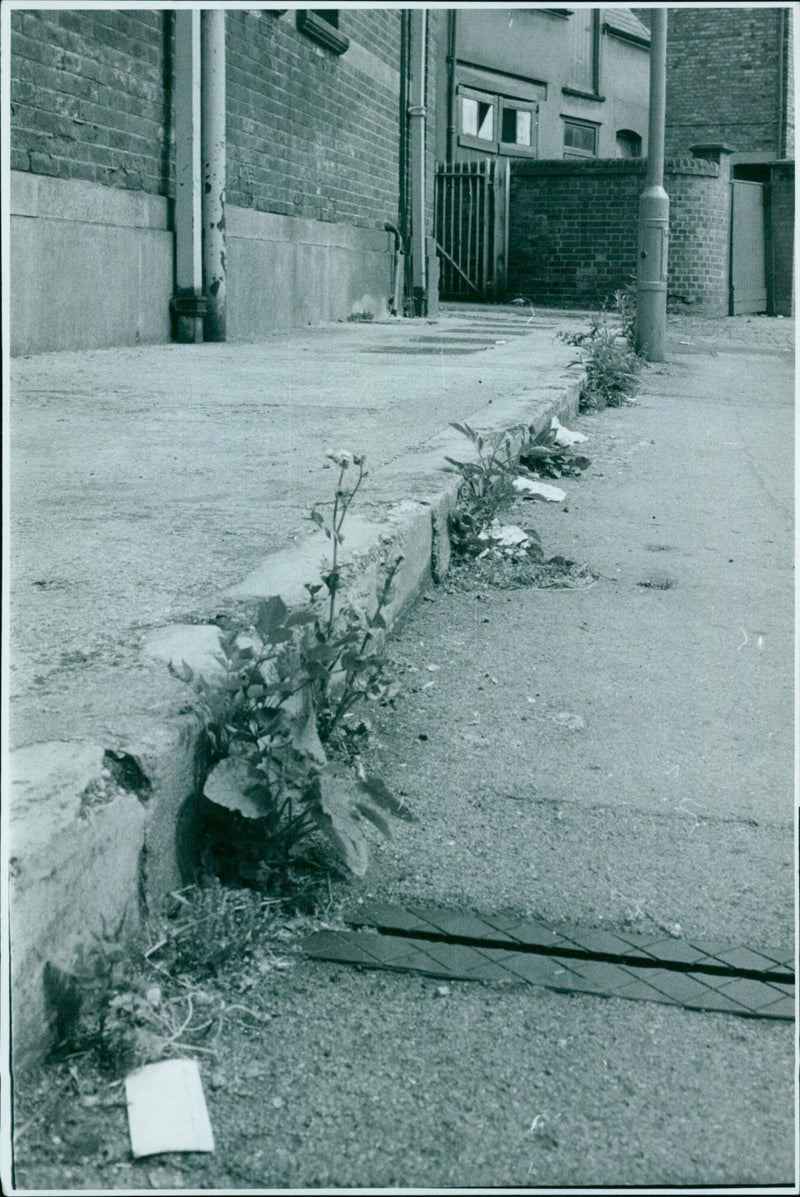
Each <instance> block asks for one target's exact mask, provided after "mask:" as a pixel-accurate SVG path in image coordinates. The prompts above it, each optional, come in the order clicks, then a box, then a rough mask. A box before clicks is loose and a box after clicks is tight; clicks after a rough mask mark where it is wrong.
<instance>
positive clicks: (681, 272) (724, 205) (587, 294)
mask: <svg viewBox="0 0 800 1197" xmlns="http://www.w3.org/2000/svg"><path fill="white" fill-rule="evenodd" d="M644 172H645V164H644V163H643V162H636V161H631V160H627V159H625V160H620V159H595V160H592V161H578V160H571V161H561V160H559V161H555V160H553V161H538V162H525V163H514V164H513V166H512V175H511V200H510V218H509V223H510V237H509V291H510V292H515V293H521V294H523V295H526V296H528V297H529V298H530V299H531V300H532V301H533V302H534V303H543V304H564V305H587V306H597V305H598V304H601V303H603V302H605V301H609V300H611V299H612V298H613V294H614V292H615V291H616V290H618V289H621V288H623V287H625V286H626V285H627V284H628V283H629V282H630V281H631V279H632V277H634V276H635V274H636V255H637V237H638V232H637V229H638V212H639V196H640V194H641V191H642V188H643V185H644ZM665 187H666V189H667V192H668V194H669V196H670V246H669V279H668V297H669V298H670V299H671V300H672V301H673V302H676V303H680V304H681V305H684V304H687V305H690V306H691V308H692V310H695V311H698V312H704V313H706V314H709V315H724V314H725V313H726V312H727V310H728V227H729V187H728V171H727V168H725V167H723V168H720V167H719V166H717V165H716V164H714V163H710V162H705V161H699V160H696V159H691V158H687V159H678V160H673V161H670V162H668V163H667V170H666V178H665Z"/></svg>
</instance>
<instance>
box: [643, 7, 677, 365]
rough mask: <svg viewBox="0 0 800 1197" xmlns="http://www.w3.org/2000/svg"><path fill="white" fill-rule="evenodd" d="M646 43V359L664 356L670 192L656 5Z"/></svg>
mask: <svg viewBox="0 0 800 1197" xmlns="http://www.w3.org/2000/svg"><path fill="white" fill-rule="evenodd" d="M651 12H652V28H651V31H650V33H651V41H650V125H649V137H648V148H647V176H646V178H645V187H644V191H643V192H642V194H641V196H640V197H639V253H638V259H637V272H636V278H637V282H636V348H637V349H638V350H639V352H640V353H642V354H643V355H644V357H645V358H646V359H647V360H648V361H649V362H663V361H664V360H665V357H666V332H667V250H668V237H669V196H668V195H667V193H666V191H665V190H664V115H665V105H666V78H667V12H666V9H664V8H654V9H652V10H651Z"/></svg>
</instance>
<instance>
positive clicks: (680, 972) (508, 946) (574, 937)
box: [304, 903, 794, 1019]
mask: <svg viewBox="0 0 800 1197" xmlns="http://www.w3.org/2000/svg"><path fill="white" fill-rule="evenodd" d="M347 922H348V923H350V925H351V926H353V927H361V928H369V929H368V930H360V931H320V932H317V933H316V934H315V935H312V936H310V937H309V938H308V939H307V940H306V942H305V945H304V948H305V951H306V954H307V955H309V956H311V957H312V958H313V959H316V960H331V961H338V962H339V963H342V964H355V965H359V966H360V967H362V968H382V969H391V970H394V971H397V972H413V973H422V974H425V975H427V976H432V977H443V978H445V979H449V980H463V981H517V982H520V981H522V982H527V983H528V984H530V985H544V986H546V987H547V988H550V989H558V990H562V991H565V992H568V993H592V994H597V995H599V996H604V997H621V998H629V999H633V1000H639V1001H650V1002H661V1003H666V1004H668V1005H676V1006H683V1007H685V1008H686V1009H689V1010H712V1011H717V1012H724V1013H727V1014H739V1015H743V1016H745V1017H750V1018H775V1019H793V1018H794V951H793V950H781V949H772V948H770V949H766V948H764V949H760V950H758V951H756V950H755V949H753V948H748V947H743V946H738V947H731V946H728V945H722V944H700V943H697V944H695V943H687V942H686V941H685V940H682V939H681V940H679V939H673V938H671V937H670V936H667V935H665V934H664V932H662V931H657V932H654V933H652V934H650V935H642V934H634V933H633V932H627V931H625V932H613V933H612V932H609V931H597V930H592V929H586V930H581V929H580V928H574V927H569V928H566V927H560V926H555V925H554V926H550V925H548V924H546V923H544V922H540V921H537V920H530V919H519V918H515V917H514V916H505V915H496V916H495V915H481V916H477V915H474V914H464V913H461V912H459V911H453V910H445V909H440V908H436V907H422V906H419V907H418V906H407V907H397V906H389V905H384V904H382V903H374V904H371V905H365V906H363V907H360V908H359V909H358V910H357V911H354V912H353V913H352V915H351V916H350V917H349V918H348V919H347Z"/></svg>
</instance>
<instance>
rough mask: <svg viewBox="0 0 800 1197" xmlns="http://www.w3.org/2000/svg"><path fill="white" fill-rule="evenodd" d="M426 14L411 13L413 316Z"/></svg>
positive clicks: (417, 287)
mask: <svg viewBox="0 0 800 1197" xmlns="http://www.w3.org/2000/svg"><path fill="white" fill-rule="evenodd" d="M426 33H427V13H426V12H425V10H424V9H422V8H414V9H412V10H411V103H410V104H409V107H408V120H409V141H410V147H409V148H410V156H411V163H410V165H411V283H412V287H413V295H414V314H415V315H417V316H422V315H424V314H425V283H426V261H425V251H426V248H427V246H426V237H425V190H426V188H425V125H426V117H427V111H426V108H425V59H426V48H427V37H426Z"/></svg>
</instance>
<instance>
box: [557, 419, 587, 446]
mask: <svg viewBox="0 0 800 1197" xmlns="http://www.w3.org/2000/svg"><path fill="white" fill-rule="evenodd" d="M550 427H551V429H554V430H555V434H556V444H557V445H582V444H583V442H584V441H586V440H588V439H589V438H588V437H587V436H585V435H584V434H583V433H582V432H573V431H572V429H570V428H565V427H564V425H563V424H562V423H561V421H560V420H559V418H558V416H553V418H552V420H551V421H550Z"/></svg>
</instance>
